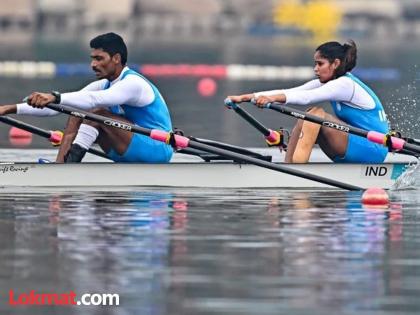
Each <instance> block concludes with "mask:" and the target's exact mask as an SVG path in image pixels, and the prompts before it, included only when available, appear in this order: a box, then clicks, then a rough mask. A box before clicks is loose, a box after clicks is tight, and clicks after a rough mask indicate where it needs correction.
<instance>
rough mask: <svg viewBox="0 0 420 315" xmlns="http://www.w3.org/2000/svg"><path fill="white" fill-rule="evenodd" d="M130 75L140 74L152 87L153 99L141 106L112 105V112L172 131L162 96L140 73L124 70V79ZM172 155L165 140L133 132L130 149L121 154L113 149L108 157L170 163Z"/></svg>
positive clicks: (131, 119)
mask: <svg viewBox="0 0 420 315" xmlns="http://www.w3.org/2000/svg"><path fill="white" fill-rule="evenodd" d="M127 75H135V76H139V77H141V78H142V79H143V80H144V81H146V82H147V83H148V84H149V85H150V86H151V88H152V90H153V94H154V100H153V101H152V102H151V103H150V104H148V105H146V106H142V107H134V106H130V105H124V104H123V105H114V106H112V107H110V110H111V112H113V113H114V114H117V115H122V116H123V117H125V118H127V119H128V120H130V121H131V122H133V123H134V124H136V125H138V126H141V127H144V128H148V129H159V130H165V131H171V130H172V123H171V119H170V115H169V111H168V107H167V106H166V103H165V100H164V99H163V97H162V95H161V94H160V92H159V91H158V89H157V88H156V86H154V85H153V84H152V83H151V82H149V81H148V80H147V79H146V78H144V77H143V76H142V75H140V74H139V73H137V72H135V71H133V70H131V69H129V70H127V71H124V72H123V74H122V76H121V80H123V79H124V78H126V77H127ZM110 85H111V82H109V81H108V82H107V84H106V85H105V89H108V88H109V87H110ZM172 154H173V150H172V148H171V147H170V146H169V145H166V144H164V143H163V142H160V141H156V140H153V139H151V138H149V137H147V136H144V135H140V134H137V133H136V134H134V135H133V137H132V139H131V143H130V145H129V146H128V148H127V151H126V152H125V153H124V154H123V155H122V156H121V155H119V154H118V153H117V152H115V151H114V150H112V149H111V151H110V152H109V153H108V156H109V157H110V158H111V159H112V160H114V161H116V162H149V163H153V162H155V163H159V162H169V160H170V159H171V157H172Z"/></svg>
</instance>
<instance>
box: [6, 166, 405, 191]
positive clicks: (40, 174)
mask: <svg viewBox="0 0 420 315" xmlns="http://www.w3.org/2000/svg"><path fill="white" fill-rule="evenodd" d="M282 165H284V166H287V167H290V168H293V169H297V170H300V171H303V172H306V173H310V174H314V175H317V176H321V177H324V178H329V179H334V180H336V181H340V182H343V183H346V184H350V185H354V186H358V187H362V188H369V187H382V188H385V189H388V188H390V187H391V186H392V185H393V183H394V182H395V180H396V179H397V178H398V177H399V176H400V175H401V174H402V173H403V171H404V170H405V168H406V167H407V165H408V164H407V163H385V164H333V163H308V164H282ZM0 186H2V187H74V186H77V187H105V186H110V187H111V186H114V187H130V186H164V187H203V188H204V187H208V188H334V187H331V186H328V185H325V184H321V183H319V182H316V181H312V180H308V179H303V178H299V177H297V176H293V175H288V174H284V173H281V172H277V171H273V170H269V169H265V168H262V167H258V166H254V165H249V164H237V163H231V162H212V163H205V162H191V163H190V162H175V163H169V164H115V163H80V164H35V163H10V164H1V165H0Z"/></svg>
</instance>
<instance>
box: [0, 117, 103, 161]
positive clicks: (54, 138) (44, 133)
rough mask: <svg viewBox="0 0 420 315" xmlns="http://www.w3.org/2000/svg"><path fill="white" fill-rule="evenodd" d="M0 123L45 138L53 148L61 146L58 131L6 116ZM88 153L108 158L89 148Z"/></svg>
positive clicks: (61, 135) (60, 135) (60, 134)
mask: <svg viewBox="0 0 420 315" xmlns="http://www.w3.org/2000/svg"><path fill="white" fill-rule="evenodd" d="M0 121H1V122H3V123H5V124H8V125H10V126H14V127H17V128H19V129H22V130H26V131H29V132H31V133H33V134H36V135H38V136H41V137H43V138H47V139H48V140H49V141H50V142H51V143H52V144H53V145H54V146H58V145H60V144H61V139H62V137H63V134H62V133H61V132H60V131H51V130H45V129H41V128H38V127H36V126H34V125H30V124H27V123H24V122H22V121H19V120H16V119H13V118H10V117H6V116H0ZM88 152H89V153H92V154H94V155H97V156H100V157H102V158H105V159H109V157H108V156H107V155H106V154H105V153H103V152H101V151H99V150H96V149H93V148H91V149H89V151H88Z"/></svg>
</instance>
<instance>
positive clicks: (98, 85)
mask: <svg viewBox="0 0 420 315" xmlns="http://www.w3.org/2000/svg"><path fill="white" fill-rule="evenodd" d="M106 82H107V80H106V79H104V80H98V81H94V82H92V83H90V84H88V85H86V86H85V87H84V88H83V89H81V91H97V90H102V89H103V88H104V86H105V84H106ZM16 114H18V115H30V116H55V115H58V114H60V112H57V111H56V110H53V109H49V108H46V107H45V108H34V107H32V106H30V105H28V104H26V103H20V104H16Z"/></svg>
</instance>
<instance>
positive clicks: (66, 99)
mask: <svg viewBox="0 0 420 315" xmlns="http://www.w3.org/2000/svg"><path fill="white" fill-rule="evenodd" d="M61 104H64V105H68V106H72V107H75V108H79V109H82V110H85V111H90V110H92V109H94V108H108V109H109V110H110V111H112V112H113V113H114V114H118V115H121V116H122V117H125V118H126V119H128V120H129V121H131V122H132V123H134V124H136V125H138V126H141V127H144V128H148V129H160V130H165V131H170V130H172V124H171V118H170V114H169V111H168V107H167V106H166V103H165V100H164V99H163V97H162V95H161V94H160V93H159V91H158V89H157V88H156V87H155V86H154V85H153V84H152V83H151V82H149V81H148V80H147V79H146V78H144V77H143V76H141V75H140V74H139V73H137V72H135V71H133V70H131V69H129V68H128V67H125V68H124V69H123V71H122V72H121V74H120V76H119V77H118V78H117V79H115V80H114V81H112V82H110V81H108V80H106V79H102V80H98V81H94V82H92V83H90V84H89V85H87V86H86V87H84V88H83V89H82V90H80V91H77V92H71V93H63V94H61ZM17 113H18V114H29V115H37V116H51V115H56V114H58V112H56V111H54V110H50V109H48V108H43V109H38V108H33V107H31V106H29V105H27V104H26V103H22V104H18V105H17ZM172 154H173V150H172V147H170V146H169V145H167V144H165V143H162V142H159V141H156V140H153V139H150V138H149V137H147V136H143V135H140V134H133V137H132V140H131V143H130V145H129V146H128V149H127V150H126V152H125V153H124V154H123V155H119V154H118V153H117V152H115V151H114V150H111V151H110V152H109V153H108V155H109V157H110V158H112V159H113V160H114V161H117V162H146V163H165V162H168V161H169V160H170V159H171V157H172Z"/></svg>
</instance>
